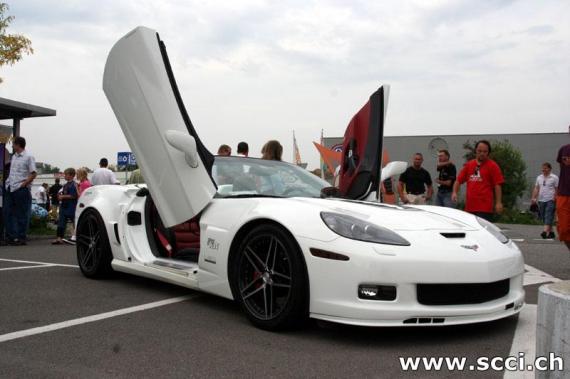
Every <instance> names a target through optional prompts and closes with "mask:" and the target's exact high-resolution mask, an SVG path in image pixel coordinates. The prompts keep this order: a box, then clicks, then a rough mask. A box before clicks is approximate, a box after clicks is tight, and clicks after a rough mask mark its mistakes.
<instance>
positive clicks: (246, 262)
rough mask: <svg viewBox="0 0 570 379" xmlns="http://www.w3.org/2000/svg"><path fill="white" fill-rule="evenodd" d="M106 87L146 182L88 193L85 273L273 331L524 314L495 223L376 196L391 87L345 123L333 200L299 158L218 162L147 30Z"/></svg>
mask: <svg viewBox="0 0 570 379" xmlns="http://www.w3.org/2000/svg"><path fill="white" fill-rule="evenodd" d="M103 88H104V91H105V94H106V95H107V97H108V99H109V101H110V103H111V106H112V108H113V110H114V112H115V114H116V116H117V119H118V121H119V124H120V125H121V128H122V130H123V132H124V134H125V136H126V138H127V140H128V142H129V144H130V146H131V148H132V150H133V151H134V153H135V154H136V157H137V161H138V163H139V165H140V166H141V168H142V172H143V175H144V178H145V180H146V183H147V185H127V186H95V187H91V188H89V189H88V190H86V191H85V192H84V194H83V195H82V196H81V198H80V199H79V204H78V208H77V213H76V225H77V236H78V244H77V258H78V261H79V266H80V268H81V271H82V272H83V274H84V275H85V276H87V277H90V278H98V277H101V276H104V275H106V274H108V273H110V272H111V271H113V270H116V271H123V272H127V273H131V274H135V275H140V276H145V277H149V278H154V279H158V280H162V281H166V282H169V283H174V284H178V285H181V286H185V287H188V288H191V289H195V290H199V291H203V292H207V293H211V294H215V295H219V296H223V297H225V298H228V299H234V300H236V301H237V302H238V303H239V304H240V306H241V308H242V309H243V311H244V313H245V314H246V315H247V317H248V318H249V320H251V322H252V323H253V324H254V325H256V326H258V327H260V328H264V329H271V330H275V329H280V328H284V327H287V326H291V325H294V324H296V323H299V322H301V321H303V320H304V319H306V318H307V317H312V318H315V319H321V320H328V321H334V322H339V323H345V324H354V325H368V326H417V325H451V324H463V323H473V322H482V321H489V320H495V319H500V318H503V317H508V316H511V315H514V314H516V313H518V312H519V311H520V309H521V307H522V305H523V303H524V290H523V287H522V283H523V273H524V264H523V258H522V255H521V252H520V251H519V249H518V248H517V246H516V245H515V244H514V243H513V242H512V241H511V240H509V239H508V238H507V237H505V236H504V235H503V234H502V233H501V232H500V230H499V229H498V228H497V227H495V226H494V225H493V224H491V223H488V222H486V221H484V220H482V219H479V218H477V217H475V216H473V215H470V214H468V213H465V212H462V211H459V210H454V209H449V208H443V207H432V206H415V207H413V206H404V207H401V206H394V205H387V204H382V203H380V202H378V201H377V200H376V199H375V198H374V196H375V191H374V189H375V188H378V185H379V181H380V180H381V179H383V178H385V177H388V176H390V175H392V174H394V171H392V172H391V170H396V169H397V167H398V164H393V165H391V166H390V168H386V169H385V170H382V175H380V165H381V164H380V162H379V159H378V157H379V156H380V154H379V152H380V151H382V137H383V131H382V130H383V125H384V115H385V111H386V100H387V94H388V93H387V92H388V91H387V88H386V87H381V88H380V89H379V90H378V91H377V92H375V93H374V94H373V95H372V97H371V98H370V100H369V102H367V103H366V105H365V106H364V107H363V108H362V109H361V110H360V111H359V112H358V113H357V114H356V116H355V117H354V118H353V119H352V121H351V123H350V125H349V128H348V129H347V134H346V135H345V152H346V153H345V157H344V160H343V163H342V169H341V176H342V177H341V185H340V189H339V190H338V191H336V192H338V193H336V194H335V190H331V189H330V188H326V187H327V186H328V184H327V183H326V182H324V181H322V180H321V179H319V178H317V177H316V176H314V175H312V174H310V173H308V172H307V171H306V170H303V169H301V168H299V167H297V166H294V165H291V164H288V163H283V162H278V161H268V160H261V159H250V158H238V157H215V158H214V157H213V156H212V155H211V154H210V153H209V152H208V150H207V149H206V148H205V147H204V145H203V144H202V143H201V141H200V139H199V138H198V135H197V133H196V130H195V129H194V127H193V126H192V124H191V122H190V119H189V117H188V114H187V113H186V110H185V108H184V105H183V103H182V100H181V97H180V94H179V92H178V89H177V86H176V83H175V81H174V76H173V74H172V71H171V68H170V64H169V61H168V57H167V55H166V50H165V47H164V44H163V43H162V41H161V40H160V38H159V37H158V34H157V33H156V32H155V31H153V30H150V29H148V28H143V27H139V28H136V29H135V30H133V31H132V32H130V33H129V34H127V35H126V36H125V37H123V38H122V39H120V40H119V41H118V42H117V43H116V44H115V46H114V47H113V49H112V50H111V52H110V54H109V57H108V60H107V64H106V67H105V74H104V80H103ZM399 169H400V171H401V167H400V168H399ZM147 186H148V187H147ZM327 194H328V195H331V194H333V195H338V197H331V196H328V197H327V196H326V195H327Z"/></svg>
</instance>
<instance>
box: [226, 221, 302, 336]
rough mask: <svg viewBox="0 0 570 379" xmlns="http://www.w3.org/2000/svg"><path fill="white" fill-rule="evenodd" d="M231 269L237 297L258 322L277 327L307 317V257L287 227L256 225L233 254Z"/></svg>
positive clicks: (296, 324) (262, 325)
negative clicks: (287, 230)
mask: <svg viewBox="0 0 570 379" xmlns="http://www.w3.org/2000/svg"><path fill="white" fill-rule="evenodd" d="M229 271H230V285H231V288H232V294H233V296H234V299H236V301H237V302H238V303H239V304H240V307H241V309H242V310H243V311H244V313H245V314H246V316H247V318H248V319H249V320H250V321H251V323H253V324H254V325H255V326H257V327H259V328H261V329H265V330H272V331H276V330H282V329H289V328H292V327H298V326H299V325H301V324H303V323H304V322H305V321H306V320H307V318H308V308H309V307H308V298H309V296H308V293H309V291H308V290H309V282H308V279H307V270H306V266H305V261H304V259H303V256H302V254H301V251H300V249H299V247H298V245H297V243H296V241H295V240H294V239H293V237H291V236H290V234H289V233H288V232H286V231H285V230H284V229H283V228H281V227H279V226H277V225H271V224H266V225H260V226H257V227H255V228H253V229H252V230H251V231H250V232H249V233H247V235H246V236H245V238H244V239H243V240H242V242H241V243H240V245H239V247H238V249H237V250H236V251H235V253H234V254H232V255H231V257H230V261H229Z"/></svg>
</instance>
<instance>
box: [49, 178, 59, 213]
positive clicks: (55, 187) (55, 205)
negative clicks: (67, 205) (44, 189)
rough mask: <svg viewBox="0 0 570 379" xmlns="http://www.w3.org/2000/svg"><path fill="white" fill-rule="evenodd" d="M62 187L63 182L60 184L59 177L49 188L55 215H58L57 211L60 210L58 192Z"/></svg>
mask: <svg viewBox="0 0 570 379" xmlns="http://www.w3.org/2000/svg"><path fill="white" fill-rule="evenodd" d="M60 189H61V184H59V178H55V184H54V185H53V186H51V187H50V188H49V191H48V193H49V197H50V200H51V207H52V209H54V212H55V215H56V217H57V211H58V210H59V199H58V198H57V194H58V193H59V190H60Z"/></svg>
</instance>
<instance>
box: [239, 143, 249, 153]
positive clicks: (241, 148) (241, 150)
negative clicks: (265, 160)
mask: <svg viewBox="0 0 570 379" xmlns="http://www.w3.org/2000/svg"><path fill="white" fill-rule="evenodd" d="M237 153H238V155H239V156H242V157H247V156H249V145H248V144H247V142H243V141H242V142H240V143H238V145H237Z"/></svg>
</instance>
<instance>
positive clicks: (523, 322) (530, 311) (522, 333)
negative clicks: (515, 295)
mask: <svg viewBox="0 0 570 379" xmlns="http://www.w3.org/2000/svg"><path fill="white" fill-rule="evenodd" d="M536 312H537V305H536V304H525V306H524V307H523V309H521V312H520V314H519V319H518V321H517V329H516V330H515V336H514V337H513V345H512V346H511V351H510V352H509V356H510V357H518V356H519V353H524V359H525V364H527V365H528V364H532V363H534V358H535V355H536V345H535V344H536ZM534 374H535V373H534V372H533V371H522V372H521V371H508V370H505V373H504V375H503V378H506V379H510V378H525V379H526V378H529V379H530V378H534Z"/></svg>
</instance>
